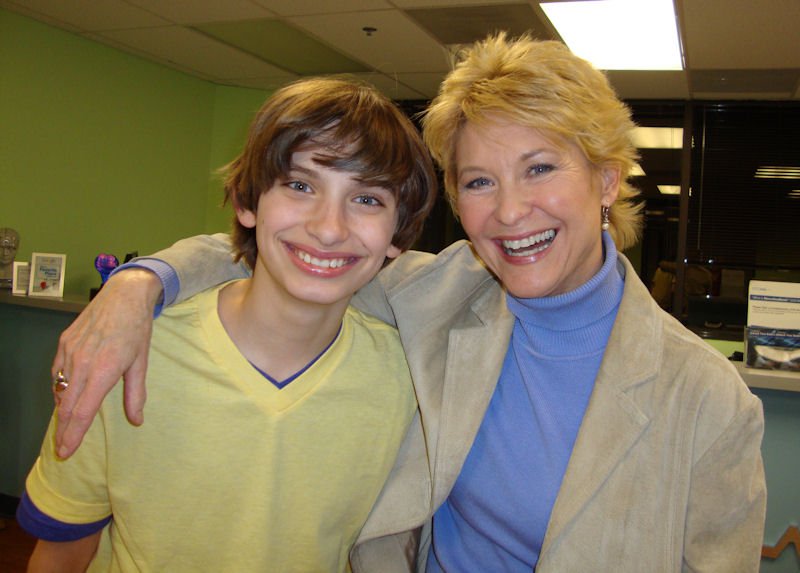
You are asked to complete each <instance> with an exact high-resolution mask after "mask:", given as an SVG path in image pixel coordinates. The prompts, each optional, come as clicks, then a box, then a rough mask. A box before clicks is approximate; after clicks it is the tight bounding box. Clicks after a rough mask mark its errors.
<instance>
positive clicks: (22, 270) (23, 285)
mask: <svg viewBox="0 0 800 573" xmlns="http://www.w3.org/2000/svg"><path fill="white" fill-rule="evenodd" d="M30 277H31V265H30V263H22V262H20V261H14V276H13V277H12V281H11V294H28V284H29V283H30Z"/></svg>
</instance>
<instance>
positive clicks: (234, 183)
mask: <svg viewBox="0 0 800 573" xmlns="http://www.w3.org/2000/svg"><path fill="white" fill-rule="evenodd" d="M309 144H311V145H314V146H318V147H319V148H320V153H319V154H315V155H317V157H316V159H315V160H316V161H317V162H319V163H320V164H321V165H323V166H325V167H330V168H333V169H340V170H342V171H348V172H354V173H356V174H358V176H357V179H358V181H359V182H362V183H364V184H367V185H371V186H377V187H383V188H385V189H388V190H389V191H391V192H392V194H393V195H394V197H395V200H396V201H397V215H398V216H397V227H396V228H395V232H394V236H393V237H392V244H393V245H394V246H395V247H397V248H398V249H400V250H401V251H405V250H408V249H409V248H410V247H411V245H412V244H413V243H414V241H415V240H416V239H417V237H418V236H419V234H420V232H421V231H422V225H423V223H424V221H425V218H426V217H427V215H428V213H429V212H430V210H431V208H432V207H433V203H434V201H435V198H436V190H437V181H436V175H435V171H434V169H433V164H432V161H431V159H430V156H429V155H428V152H427V149H426V148H425V145H424V144H423V142H422V138H421V136H420V134H419V131H418V130H417V128H416V127H414V124H413V123H411V121H410V120H409V119H408V118H407V117H406V116H405V115H404V114H403V113H402V112H401V111H400V110H399V109H398V107H397V106H396V105H395V104H394V103H393V102H392V101H391V100H390V99H388V98H387V97H385V96H384V95H382V94H381V93H380V92H378V91H377V90H376V89H375V88H373V87H371V86H369V85H367V84H364V83H361V82H357V81H355V80H351V79H349V78H341V77H326V78H310V79H303V80H299V81H296V82H293V83H291V84H289V85H287V86H285V87H283V88H281V89H280V90H278V91H277V92H275V93H274V94H273V95H272V96H271V97H270V98H269V99H268V100H267V101H266V102H265V103H264V105H263V106H262V107H261V109H260V110H259V111H258V113H257V114H256V117H255V119H254V120H253V123H252V124H251V126H250V132H249V134H248V137H247V143H246V145H245V148H244V150H243V151H242V153H241V155H239V157H237V158H236V159H235V160H234V161H232V162H231V163H230V164H228V165H227V166H226V167H224V168H223V171H224V172H225V174H226V176H225V200H226V201H230V202H231V203H232V204H233V206H234V207H235V208H239V209H247V210H250V211H253V212H255V211H256V210H257V207H258V200H259V198H260V197H261V194H262V193H265V192H267V191H268V190H269V189H270V188H271V187H272V185H273V184H274V183H275V181H276V180H277V179H278V178H280V177H282V176H285V175H287V174H288V173H289V171H290V169H291V160H292V154H293V153H294V152H296V151H298V150H299V149H300V148H301V147H303V146H307V145H309ZM233 246H234V250H235V251H236V259H237V260H239V259H241V258H242V257H244V259H245V261H246V262H247V263H248V264H249V265H250V267H253V266H254V264H255V261H256V257H257V254H258V247H257V245H256V236H255V229H251V228H247V227H245V226H243V225H242V224H241V223H239V221H238V219H237V218H236V217H234V222H233Z"/></svg>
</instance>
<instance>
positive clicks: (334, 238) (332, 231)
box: [306, 203, 349, 245]
mask: <svg viewBox="0 0 800 573" xmlns="http://www.w3.org/2000/svg"><path fill="white" fill-rule="evenodd" d="M306 228H307V229H308V232H309V233H310V234H311V235H312V236H313V237H315V238H316V239H317V240H318V241H319V242H320V244H322V245H335V244H337V243H340V242H342V241H343V240H345V239H346V238H347V236H348V234H349V229H348V228H347V217H346V213H345V212H344V210H343V209H342V208H341V207H340V206H338V205H332V204H328V203H324V204H320V205H319V206H318V207H317V208H316V209H315V210H314V213H313V214H312V217H311V218H310V219H309V221H308V223H307V224H306Z"/></svg>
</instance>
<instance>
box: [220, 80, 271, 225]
mask: <svg viewBox="0 0 800 573" xmlns="http://www.w3.org/2000/svg"><path fill="white" fill-rule="evenodd" d="M265 98H266V94H265V93H264V92H262V91H258V90H248V89H244V88H232V87H228V86H217V89H216V99H215V105H214V117H213V124H212V125H213V134H214V137H213V138H212V140H211V180H210V183H209V189H208V201H207V207H206V213H205V217H206V219H205V221H206V224H205V231H206V232H208V233H215V232H217V231H227V230H229V229H230V224H231V218H232V216H233V210H232V209H231V208H230V207H229V206H226V207H225V208H224V209H223V208H221V205H222V180H221V177H220V176H219V175H218V173H217V172H218V170H219V168H221V167H222V166H224V165H226V164H227V163H228V162H229V161H231V160H232V159H233V158H234V157H236V156H237V155H238V153H239V152H240V151H241V150H242V148H243V147H244V143H245V138H246V137H247V128H248V126H249V125H250V121H251V120H252V118H253V116H254V115H255V113H256V112H257V111H258V109H259V108H260V107H261V104H262V103H264V99H265Z"/></svg>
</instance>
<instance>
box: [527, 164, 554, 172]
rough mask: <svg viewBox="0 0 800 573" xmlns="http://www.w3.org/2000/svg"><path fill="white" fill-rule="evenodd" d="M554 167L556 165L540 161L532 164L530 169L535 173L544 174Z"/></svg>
mask: <svg viewBox="0 0 800 573" xmlns="http://www.w3.org/2000/svg"><path fill="white" fill-rule="evenodd" d="M554 169H555V166H554V165H551V164H549V163H538V164H536V165H532V166H531V168H530V170H529V171H530V172H531V173H533V174H534V175H543V174H545V173H550V172H551V171H553V170H554Z"/></svg>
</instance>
